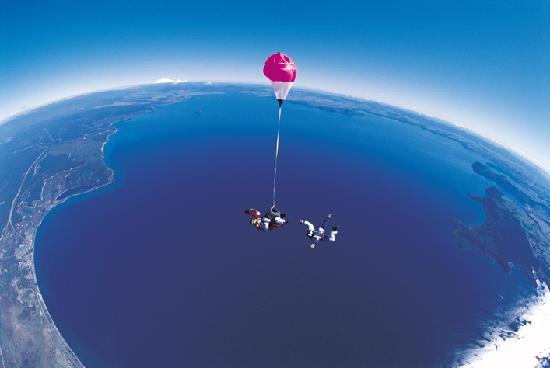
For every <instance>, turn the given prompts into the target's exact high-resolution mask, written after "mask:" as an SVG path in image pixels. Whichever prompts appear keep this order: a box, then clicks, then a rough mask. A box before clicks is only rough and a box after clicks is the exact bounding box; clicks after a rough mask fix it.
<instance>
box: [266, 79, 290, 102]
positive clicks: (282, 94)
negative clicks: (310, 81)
mask: <svg viewBox="0 0 550 368" xmlns="http://www.w3.org/2000/svg"><path fill="white" fill-rule="evenodd" d="M271 83H273V91H274V92H275V97H277V99H278V100H285V99H286V96H287V95H288V91H290V89H291V88H292V85H293V84H294V82H271Z"/></svg>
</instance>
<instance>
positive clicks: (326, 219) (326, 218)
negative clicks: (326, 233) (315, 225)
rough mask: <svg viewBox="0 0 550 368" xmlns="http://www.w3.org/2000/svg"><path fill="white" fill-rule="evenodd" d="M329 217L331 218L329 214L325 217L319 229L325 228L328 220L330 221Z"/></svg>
mask: <svg viewBox="0 0 550 368" xmlns="http://www.w3.org/2000/svg"><path fill="white" fill-rule="evenodd" d="M331 217H332V214H330V213H329V214H328V215H327V217H325V219H324V220H323V225H321V227H322V228H323V229H325V228H326V226H327V223H328V222H329V220H330V218H331Z"/></svg>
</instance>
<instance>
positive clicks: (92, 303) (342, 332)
mask: <svg viewBox="0 0 550 368" xmlns="http://www.w3.org/2000/svg"><path fill="white" fill-rule="evenodd" d="M118 128H119V131H118V132H117V134H115V135H114V136H112V138H111V140H110V142H109V143H108V144H107V146H106V150H105V154H106V162H107V163H108V165H109V166H111V167H112V168H113V169H114V170H115V180H116V182H115V183H114V184H112V185H110V186H108V187H106V188H103V189H100V190H98V191H95V192H93V193H90V194H86V195H84V196H80V197H76V198H72V199H70V200H69V201H68V202H66V203H65V204H63V205H61V206H60V207H58V208H56V209H55V210H54V211H52V212H51V213H50V214H49V215H48V217H47V218H46V220H45V221H44V223H43V224H42V226H41V227H40V229H39V234H38V238H37V246H36V250H35V260H36V269H37V274H38V282H39V286H40V289H41V291H42V293H43V296H44V299H45V301H46V305H47V306H48V309H49V311H50V313H51V315H52V317H53V319H54V321H55V323H56V325H57V326H58V328H59V329H60V331H61V333H62V334H63V336H64V337H65V338H66V339H67V341H68V343H69V345H70V346H71V347H72V348H73V349H74V350H75V352H76V353H77V355H78V356H79V358H80V359H81V360H82V361H83V363H84V364H85V365H87V366H88V367H318V368H320V367H365V366H372V367H432V366H433V367H439V366H442V365H444V364H445V363H448V362H449V361H450V359H451V358H452V353H453V351H455V349H458V348H460V347H463V346H465V345H466V344H468V343H472V342H474V341H475V340H476V339H477V338H479V337H480V336H481V334H482V332H483V326H482V322H484V321H487V320H488V319H491V316H493V315H494V314H495V313H496V312H498V311H499V310H500V308H503V307H505V305H503V303H502V301H501V297H500V296H502V297H503V298H504V300H505V301H506V302H509V303H512V302H513V301H514V300H516V299H517V297H518V296H519V295H520V294H522V293H524V292H525V285H526V281H525V280H524V278H523V277H522V276H521V275H519V273H516V272H513V273H512V274H506V273H503V272H502V271H501V270H500V269H499V268H498V266H497V265H496V264H494V263H492V262H490V261H489V260H488V259H487V258H485V257H482V256H480V255H478V254H476V253H474V252H472V251H468V250H465V249H462V248H460V247H458V246H457V245H456V243H455V241H454V239H453V236H452V230H453V223H452V219H460V220H462V221H464V222H465V223H479V222H481V221H482V220H483V212H482V208H481V205H480V204H479V203H477V202H475V201H472V200H471V199H470V198H468V194H469V193H472V192H473V193H478V194H481V193H482V192H483V190H484V189H485V188H486V187H488V186H489V185H490V183H489V182H487V181H485V180H484V179H483V178H481V177H479V176H478V175H476V174H474V173H473V171H472V170H471V164H472V163H473V162H474V161H476V160H477V159H478V157H476V156H475V155H474V154H473V153H471V152H469V151H467V150H465V149H464V148H463V147H462V146H460V145H458V144H456V143H453V142H451V141H448V140H445V139H443V138H441V137H439V136H436V135H433V134H432V133H429V132H426V131H423V130H421V129H419V128H416V127H413V126H409V125H406V124H403V123H399V122H396V121H392V120H389V119H385V118H382V117H377V116H374V115H373V116H363V117H359V116H350V115H344V114H339V113H333V112H328V111H323V110H320V109H316V108H312V107H306V106H302V105H298V104H293V103H292V102H289V103H287V104H286V106H285V109H284V114H283V126H282V131H281V134H282V141H281V152H280V160H279V174H280V176H279V179H278V204H279V207H280V209H281V210H283V211H284V212H286V213H287V215H288V218H289V220H290V224H289V225H288V226H287V227H285V228H283V229H280V230H278V231H275V232H271V233H260V232H258V231H256V230H255V229H254V228H252V227H251V226H250V225H249V224H248V218H247V217H246V216H245V215H244V214H243V210H244V209H245V208H249V207H256V208H259V209H261V210H264V209H266V208H267V207H268V206H269V204H270V202H271V185H272V173H273V154H274V143H275V142H274V141H275V133H276V103H275V101H274V100H273V98H271V97H269V98H268V97H265V98H264V97H255V96H248V95H239V94H220V95H210V96H199V97H194V98H192V99H191V100H189V101H185V102H183V103H178V104H176V105H172V106H168V107H164V108H161V109H158V110H156V111H154V112H152V113H150V114H147V115H145V116H142V117H140V118H137V119H134V120H132V121H128V122H124V123H121V124H119V125H118ZM328 212H332V213H333V224H339V225H340V226H341V231H340V234H339V235H338V236H339V238H338V241H337V242H336V243H334V244H324V243H323V244H321V245H320V246H319V248H318V249H316V250H313V251H312V250H311V249H309V247H308V242H307V239H306V238H305V236H304V235H305V227H304V226H303V225H301V224H299V223H298V220H299V219H300V218H307V219H309V220H311V221H313V222H315V223H318V222H320V221H321V220H322V219H323V218H324V216H325V215H326V214H327V213H328Z"/></svg>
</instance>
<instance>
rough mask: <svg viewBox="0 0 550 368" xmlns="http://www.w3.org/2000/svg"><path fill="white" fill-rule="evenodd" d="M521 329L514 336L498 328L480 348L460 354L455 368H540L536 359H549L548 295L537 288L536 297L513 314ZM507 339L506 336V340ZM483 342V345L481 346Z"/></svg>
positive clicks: (549, 325) (545, 291)
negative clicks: (517, 316)
mask: <svg viewBox="0 0 550 368" xmlns="http://www.w3.org/2000/svg"><path fill="white" fill-rule="evenodd" d="M516 314H517V315H519V318H520V319H521V320H525V321H528V322H527V323H525V324H523V325H521V326H520V327H519V329H518V331H517V332H516V333H514V332H513V331H508V330H507V328H503V327H502V326H501V327H498V328H494V329H493V330H492V331H490V333H489V336H488V339H487V341H488V342H486V341H484V346H482V347H476V348H472V349H470V350H467V351H465V352H463V353H462V354H460V355H461V357H460V358H459V359H460V362H459V363H458V364H456V367H459V368H493V367H500V368H506V367H526V368H527V367H540V366H541V365H540V361H539V359H541V358H544V357H548V356H550V292H549V290H548V286H546V285H540V292H539V294H538V295H537V296H535V297H533V298H532V299H531V300H528V301H527V303H526V305H524V306H523V307H520V308H518V309H517V310H516ZM506 335H508V336H509V337H508V336H506ZM485 342H486V343H485Z"/></svg>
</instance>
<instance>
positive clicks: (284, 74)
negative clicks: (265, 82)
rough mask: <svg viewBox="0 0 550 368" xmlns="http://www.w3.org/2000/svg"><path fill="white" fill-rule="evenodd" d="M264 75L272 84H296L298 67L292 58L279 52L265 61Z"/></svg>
mask: <svg viewBox="0 0 550 368" xmlns="http://www.w3.org/2000/svg"><path fill="white" fill-rule="evenodd" d="M264 75H265V76H266V77H267V78H269V80H271V81H272V82H287V83H288V82H294V81H295V80H296V65H295V64H294V61H292V58H291V57H290V56H288V55H285V54H283V53H281V52H278V53H276V54H273V55H271V56H270V57H269V58H267V60H266V61H265V64H264Z"/></svg>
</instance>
